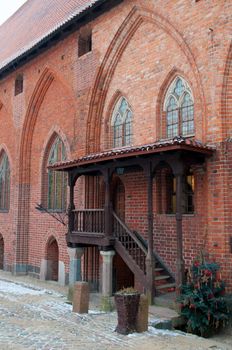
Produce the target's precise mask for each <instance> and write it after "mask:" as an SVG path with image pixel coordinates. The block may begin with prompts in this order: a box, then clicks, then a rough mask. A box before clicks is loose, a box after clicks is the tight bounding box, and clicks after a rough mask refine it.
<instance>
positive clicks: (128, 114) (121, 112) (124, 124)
mask: <svg viewBox="0 0 232 350" xmlns="http://www.w3.org/2000/svg"><path fill="white" fill-rule="evenodd" d="M132 117H133V114H132V110H131V107H130V105H129V104H128V102H127V100H126V98H125V97H121V98H120V99H119V101H118V102H117V104H116V106H115V108H114V111H113V114H112V119H111V127H112V135H113V137H112V138H113V147H114V148H117V147H123V146H129V145H131V143H132Z"/></svg>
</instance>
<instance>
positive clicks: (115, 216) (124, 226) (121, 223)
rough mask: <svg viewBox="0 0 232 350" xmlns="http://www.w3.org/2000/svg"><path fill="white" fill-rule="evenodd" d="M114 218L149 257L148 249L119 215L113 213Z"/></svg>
mask: <svg viewBox="0 0 232 350" xmlns="http://www.w3.org/2000/svg"><path fill="white" fill-rule="evenodd" d="M113 217H114V218H115V219H116V220H117V221H118V223H119V224H120V225H121V226H122V227H123V228H124V230H125V231H126V232H127V234H128V235H129V236H130V237H131V238H132V239H133V240H134V241H135V242H136V244H137V245H138V246H139V248H140V249H141V250H142V251H143V252H144V254H145V255H147V249H146V248H145V247H144V245H143V244H142V242H141V241H140V239H138V237H137V236H136V235H135V234H134V232H133V231H131V230H130V229H129V227H128V226H127V225H126V224H125V223H124V222H123V221H122V220H121V219H120V218H119V217H118V215H117V214H116V213H115V212H114V211H113Z"/></svg>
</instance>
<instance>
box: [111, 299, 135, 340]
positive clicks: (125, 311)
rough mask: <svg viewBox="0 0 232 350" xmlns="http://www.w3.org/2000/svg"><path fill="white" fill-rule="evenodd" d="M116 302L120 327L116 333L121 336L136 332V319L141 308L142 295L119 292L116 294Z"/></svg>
mask: <svg viewBox="0 0 232 350" xmlns="http://www.w3.org/2000/svg"><path fill="white" fill-rule="evenodd" d="M114 300H115V306H116V310H117V313H118V325H117V327H116V329H115V331H116V332H118V333H120V334H129V333H133V332H136V317H137V313H138V308H139V300H140V294H139V293H138V292H135V293H130V294H123V293H120V292H119V293H116V294H115V296H114Z"/></svg>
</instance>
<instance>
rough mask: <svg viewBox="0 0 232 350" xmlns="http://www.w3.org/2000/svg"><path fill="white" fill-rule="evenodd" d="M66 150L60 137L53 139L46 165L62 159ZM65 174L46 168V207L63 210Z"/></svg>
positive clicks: (65, 188) (65, 191) (65, 186)
mask: <svg viewBox="0 0 232 350" xmlns="http://www.w3.org/2000/svg"><path fill="white" fill-rule="evenodd" d="M65 159H66V151H65V146H64V143H63V141H62V140H61V139H60V137H58V136H57V137H56V139H55V140H54V142H53V144H52V146H51V148H50V152H49V156H48V165H51V164H54V163H57V162H61V161H64V160H65ZM66 193H67V176H66V173H64V172H57V171H52V170H48V201H47V208H48V209H49V210H54V211H63V210H65V208H66Z"/></svg>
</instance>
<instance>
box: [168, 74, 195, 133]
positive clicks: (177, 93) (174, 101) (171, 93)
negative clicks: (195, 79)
mask: <svg viewBox="0 0 232 350" xmlns="http://www.w3.org/2000/svg"><path fill="white" fill-rule="evenodd" d="M164 112H165V116H166V137H167V138H173V137H175V136H185V137H187V136H189V137H190V136H193V135H194V99H193V94H192V91H191V89H190V87H189V85H188V83H187V82H186V81H185V80H184V79H183V78H182V77H177V78H176V79H175V80H174V81H173V82H172V84H171V85H170V87H169V89H168V91H167V93H166V96H165V100H164Z"/></svg>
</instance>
